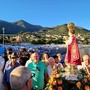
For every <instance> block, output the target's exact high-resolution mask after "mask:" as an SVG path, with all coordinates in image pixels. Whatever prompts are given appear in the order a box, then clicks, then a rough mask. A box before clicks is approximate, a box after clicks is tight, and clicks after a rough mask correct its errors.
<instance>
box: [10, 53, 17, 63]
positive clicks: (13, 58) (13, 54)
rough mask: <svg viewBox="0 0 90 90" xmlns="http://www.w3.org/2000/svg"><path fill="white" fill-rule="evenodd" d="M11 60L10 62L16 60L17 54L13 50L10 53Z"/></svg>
mask: <svg viewBox="0 0 90 90" xmlns="http://www.w3.org/2000/svg"><path fill="white" fill-rule="evenodd" d="M10 58H11V62H12V63H16V61H17V59H18V55H17V53H16V52H13V53H12V54H11V57H10Z"/></svg>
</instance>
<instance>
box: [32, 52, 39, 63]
mask: <svg viewBox="0 0 90 90" xmlns="http://www.w3.org/2000/svg"><path fill="white" fill-rule="evenodd" d="M31 59H32V60H33V62H34V63H38V61H39V54H38V52H34V53H33V54H32V55H31Z"/></svg>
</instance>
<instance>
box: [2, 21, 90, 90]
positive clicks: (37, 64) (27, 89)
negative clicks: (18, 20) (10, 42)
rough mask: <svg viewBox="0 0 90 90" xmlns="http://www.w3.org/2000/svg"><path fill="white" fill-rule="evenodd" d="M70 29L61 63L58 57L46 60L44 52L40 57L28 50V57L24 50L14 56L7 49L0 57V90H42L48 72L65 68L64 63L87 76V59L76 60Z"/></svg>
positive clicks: (88, 60)
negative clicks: (82, 71)
mask: <svg viewBox="0 0 90 90" xmlns="http://www.w3.org/2000/svg"><path fill="white" fill-rule="evenodd" d="M73 26H74V24H73V23H70V24H68V29H69V36H70V37H69V39H68V40H67V41H65V43H66V44H67V52H66V56H65V60H64V62H63V60H62V55H61V54H60V53H58V54H56V55H53V56H50V54H49V53H48V52H46V51H45V52H44V53H43V54H42V56H40V52H38V51H33V50H31V51H30V52H29V53H28V52H27V49H26V48H21V49H20V51H18V52H14V51H13V50H12V49H11V48H7V49H6V53H5V54H4V55H2V56H0V90H43V89H44V88H45V86H46V84H47V83H48V80H49V77H50V75H51V74H52V71H53V70H55V69H63V68H65V67H66V65H67V63H70V64H72V65H73V66H75V67H77V69H83V70H84V71H85V72H86V73H87V74H90V56H89V55H88V54H85V55H84V56H83V57H82V58H81V57H80V54H79V48H78V43H77V39H76V37H75V34H74V30H73V29H74V28H73Z"/></svg>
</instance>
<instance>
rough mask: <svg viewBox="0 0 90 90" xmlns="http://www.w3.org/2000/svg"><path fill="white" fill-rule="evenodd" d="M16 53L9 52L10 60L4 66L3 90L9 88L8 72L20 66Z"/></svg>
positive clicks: (9, 89) (8, 89)
mask: <svg viewBox="0 0 90 90" xmlns="http://www.w3.org/2000/svg"><path fill="white" fill-rule="evenodd" d="M17 60H18V55H17V53H15V52H14V53H12V54H11V62H9V63H8V65H7V67H6V68H5V73H4V77H3V84H4V90H11V87H10V73H11V71H12V70H13V69H15V68H16V67H18V66H20V63H18V62H17Z"/></svg>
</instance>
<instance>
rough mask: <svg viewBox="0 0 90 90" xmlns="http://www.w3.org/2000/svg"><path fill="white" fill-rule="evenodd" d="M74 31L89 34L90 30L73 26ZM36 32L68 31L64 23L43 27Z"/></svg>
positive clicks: (57, 33) (58, 33)
mask: <svg viewBox="0 0 90 90" xmlns="http://www.w3.org/2000/svg"><path fill="white" fill-rule="evenodd" d="M74 30H75V33H76V34H84V35H86V34H90V31H89V30H87V29H84V28H80V27H77V26H75V28H74ZM37 32H38V33H44V34H51V35H53V34H56V35H61V34H67V33H68V29H67V24H64V25H60V26H56V27H52V28H43V29H41V30H39V31H37Z"/></svg>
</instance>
